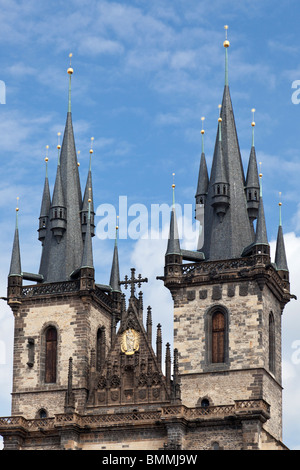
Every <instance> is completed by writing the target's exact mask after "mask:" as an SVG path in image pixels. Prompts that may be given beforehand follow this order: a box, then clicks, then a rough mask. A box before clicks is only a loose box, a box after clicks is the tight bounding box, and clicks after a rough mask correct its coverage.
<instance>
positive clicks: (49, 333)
mask: <svg viewBox="0 0 300 470" xmlns="http://www.w3.org/2000/svg"><path fill="white" fill-rule="evenodd" d="M45 336H46V354H45V383H55V382H56V368H57V331H56V328H54V326H50V327H49V328H47V330H46V333H45Z"/></svg>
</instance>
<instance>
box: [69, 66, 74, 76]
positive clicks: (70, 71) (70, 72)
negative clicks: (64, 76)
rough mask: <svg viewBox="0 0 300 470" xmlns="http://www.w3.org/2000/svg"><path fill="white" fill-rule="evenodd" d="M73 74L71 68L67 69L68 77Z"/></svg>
mask: <svg viewBox="0 0 300 470" xmlns="http://www.w3.org/2000/svg"><path fill="white" fill-rule="evenodd" d="M73 72H74V70H73V69H72V67H69V68H68V74H69V75H72V73H73Z"/></svg>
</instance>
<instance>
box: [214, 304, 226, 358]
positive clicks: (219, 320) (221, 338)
mask: <svg viewBox="0 0 300 470" xmlns="http://www.w3.org/2000/svg"><path fill="white" fill-rule="evenodd" d="M211 336H212V341H211V345H212V351H211V362H213V363H220V362H225V316H224V313H222V312H220V311H216V312H215V313H214V314H213V316H212V335H211Z"/></svg>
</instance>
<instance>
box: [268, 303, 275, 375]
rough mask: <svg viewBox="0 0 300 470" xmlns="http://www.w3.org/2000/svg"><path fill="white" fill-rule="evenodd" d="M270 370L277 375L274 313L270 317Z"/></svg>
mask: <svg viewBox="0 0 300 470" xmlns="http://www.w3.org/2000/svg"><path fill="white" fill-rule="evenodd" d="M269 370H270V372H272V373H273V374H275V322H274V316H273V313H272V312H271V313H270V315H269Z"/></svg>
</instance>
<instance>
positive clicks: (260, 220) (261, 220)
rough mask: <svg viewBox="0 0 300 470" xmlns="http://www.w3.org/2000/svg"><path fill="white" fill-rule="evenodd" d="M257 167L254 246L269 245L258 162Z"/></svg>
mask: <svg viewBox="0 0 300 470" xmlns="http://www.w3.org/2000/svg"><path fill="white" fill-rule="evenodd" d="M259 165H260V173H259V179H260V196H259V207H258V215H257V224H256V234H255V245H269V242H268V236H267V228H266V219H265V212H264V204H263V197H262V176H263V175H262V172H261V162H259Z"/></svg>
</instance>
